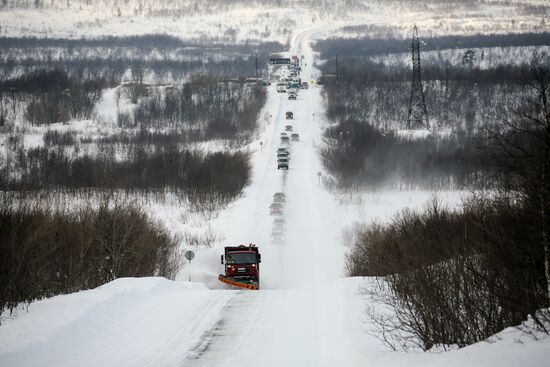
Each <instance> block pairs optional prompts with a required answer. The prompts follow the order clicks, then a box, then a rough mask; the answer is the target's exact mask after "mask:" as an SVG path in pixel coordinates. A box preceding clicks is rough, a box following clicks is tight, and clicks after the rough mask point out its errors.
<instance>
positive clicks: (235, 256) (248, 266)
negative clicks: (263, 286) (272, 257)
mask: <svg viewBox="0 0 550 367" xmlns="http://www.w3.org/2000/svg"><path fill="white" fill-rule="evenodd" d="M261 262H262V255H260V252H259V250H258V247H256V245H253V244H249V245H246V246H245V245H240V246H227V247H226V248H225V253H224V254H223V255H221V263H222V264H224V265H225V274H220V276H219V277H218V279H219V280H220V282H222V283H225V284H229V285H231V286H233V287H239V288H245V289H252V290H254V289H260V263H261Z"/></svg>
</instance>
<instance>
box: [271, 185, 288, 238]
mask: <svg viewBox="0 0 550 367" xmlns="http://www.w3.org/2000/svg"><path fill="white" fill-rule="evenodd" d="M285 202H286V196H285V194H284V193H283V192H276V193H275V194H273V203H272V204H271V206H270V207H269V208H270V213H271V215H276V217H275V219H273V227H272V230H271V237H270V239H271V242H272V243H279V244H280V243H284V241H285V233H286V221H285V218H284V217H283V206H284V204H285Z"/></svg>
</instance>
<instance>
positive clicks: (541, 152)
mask: <svg viewBox="0 0 550 367" xmlns="http://www.w3.org/2000/svg"><path fill="white" fill-rule="evenodd" d="M548 65H549V60H548V56H546V55H544V54H534V55H533V58H532V60H531V63H530V68H529V75H528V76H527V78H526V80H525V81H526V83H527V85H528V86H529V88H530V90H531V92H532V93H531V94H530V95H527V96H525V97H524V101H523V102H524V103H523V104H522V106H521V107H520V108H519V109H518V110H517V111H516V114H515V118H514V119H511V120H503V124H504V126H505V128H506V131H505V132H504V133H503V134H495V135H494V138H495V142H496V144H497V146H498V147H499V149H500V150H501V151H502V152H504V153H505V158H506V160H505V162H504V163H505V164H506V165H508V168H510V169H511V170H512V172H513V173H515V175H516V176H515V177H514V178H513V179H512V180H511V185H512V188H513V189H515V190H517V192H519V193H521V195H522V196H523V199H524V200H525V202H526V204H527V206H528V208H530V209H531V213H532V215H533V218H534V219H535V221H536V227H538V232H539V234H540V239H541V242H542V245H543V248H544V256H545V259H544V264H545V278H546V296H547V300H548V303H549V304H550V233H549V231H550V104H549V103H550V102H549V93H550V69H549V67H548Z"/></svg>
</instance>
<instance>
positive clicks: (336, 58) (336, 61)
mask: <svg viewBox="0 0 550 367" xmlns="http://www.w3.org/2000/svg"><path fill="white" fill-rule="evenodd" d="M336 81H338V55H336Z"/></svg>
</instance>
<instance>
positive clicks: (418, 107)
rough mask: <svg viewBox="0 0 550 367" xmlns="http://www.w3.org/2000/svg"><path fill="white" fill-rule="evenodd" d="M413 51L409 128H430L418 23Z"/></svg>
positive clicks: (414, 35)
mask: <svg viewBox="0 0 550 367" xmlns="http://www.w3.org/2000/svg"><path fill="white" fill-rule="evenodd" d="M411 51H412V63H413V70H412V73H413V75H412V88H411V99H410V101H409V114H408V116H407V129H409V130H411V129H418V128H420V127H424V128H426V129H428V130H429V129H430V123H429V121H428V110H427V109H426V101H425V99H424V91H423V89H422V79H421V77H420V40H419V39H418V29H417V28H416V25H415V26H414V28H413V39H412V44H411Z"/></svg>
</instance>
